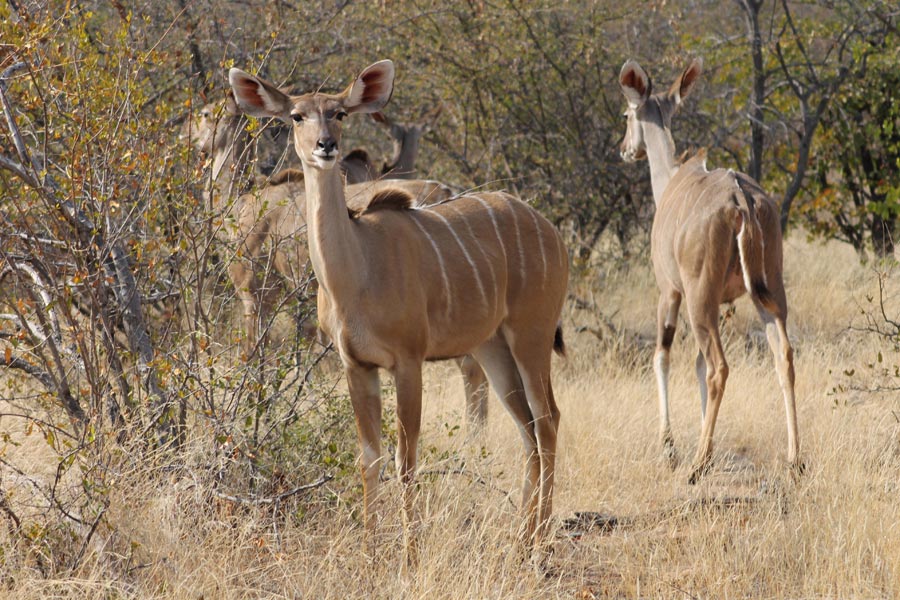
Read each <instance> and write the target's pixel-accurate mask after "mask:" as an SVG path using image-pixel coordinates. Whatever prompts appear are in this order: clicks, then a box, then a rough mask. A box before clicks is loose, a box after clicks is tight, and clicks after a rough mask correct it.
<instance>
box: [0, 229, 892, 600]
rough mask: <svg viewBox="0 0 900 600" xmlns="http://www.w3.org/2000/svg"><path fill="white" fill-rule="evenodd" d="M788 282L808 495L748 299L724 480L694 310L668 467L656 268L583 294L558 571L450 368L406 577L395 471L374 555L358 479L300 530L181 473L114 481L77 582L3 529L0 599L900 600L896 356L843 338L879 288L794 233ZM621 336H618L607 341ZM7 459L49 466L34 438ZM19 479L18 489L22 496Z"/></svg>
mask: <svg viewBox="0 0 900 600" xmlns="http://www.w3.org/2000/svg"><path fill="white" fill-rule="evenodd" d="M785 271H786V283H787V289H788V295H789V302H790V307H791V315H790V319H789V332H790V334H791V336H792V339H793V341H794V344H795V348H796V368H797V404H798V409H799V424H800V432H801V452H802V456H803V459H804V461H805V463H806V466H807V470H806V473H805V475H803V476H802V477H801V478H799V479H798V480H794V479H793V478H792V477H791V476H790V474H789V473H788V471H787V466H786V464H785V463H784V454H785V450H786V445H787V436H786V428H785V417H784V408H783V405H782V400H781V394H780V388H779V387H778V383H777V381H776V377H775V374H774V371H773V368H772V361H771V357H770V355H769V354H768V350H767V349H766V348H765V347H764V346H760V344H759V343H758V341H757V340H758V339H761V338H760V337H759V336H758V335H756V336H754V335H750V336H749V337H748V336H747V332H748V331H750V332H752V331H757V332H758V331H760V330H761V328H760V325H759V323H758V321H757V319H756V316H755V312H754V311H753V309H752V307H751V306H750V303H749V302H748V301H747V300H746V299H742V300H741V301H739V302H738V305H737V308H736V310H735V311H734V313H733V314H732V315H730V316H729V317H728V318H727V319H725V322H724V324H723V333H724V337H725V340H726V355H727V357H728V360H729V364H730V366H731V373H730V377H729V379H728V383H727V388H726V393H725V399H724V402H723V405H722V410H721V411H720V414H719V420H718V425H717V428H716V434H715V448H714V454H715V461H714V464H713V467H712V470H711V472H710V473H709V475H708V476H707V477H706V478H705V479H703V480H702V481H701V482H700V484H698V485H695V486H689V485H688V484H687V483H686V480H687V463H688V462H689V460H690V458H691V455H692V453H693V450H694V448H695V444H696V441H697V437H698V435H699V426H700V418H699V401H698V392H697V385H696V381H695V378H694V371H693V361H694V357H695V353H696V346H695V344H694V341H693V339H692V338H691V337H690V335H689V332H688V327H687V326H686V323H685V322H684V321H683V319H682V322H681V324H680V326H679V335H678V336H677V338H676V342H675V347H674V350H673V355H672V358H673V360H672V375H671V387H672V418H673V423H672V424H673V430H674V434H675V440H676V444H677V447H678V449H679V451H680V456H681V459H682V462H683V465H682V467H680V468H679V469H677V470H676V471H675V472H671V471H669V470H668V469H667V468H666V467H665V466H664V464H663V462H662V461H661V460H659V456H658V455H659V451H658V447H657V441H656V430H657V413H656V411H657V402H656V388H655V380H654V377H653V372H652V369H651V368H650V359H651V352H652V350H649V349H647V348H646V346H645V344H644V342H645V341H646V340H650V341H651V342H652V336H653V331H654V328H655V323H654V321H655V306H656V290H655V284H654V282H653V278H652V275H651V272H650V269H649V267H648V266H647V265H646V264H639V265H635V266H632V267H631V268H629V269H624V268H623V269H616V270H613V271H610V272H607V273H604V275H603V278H602V281H601V280H599V279H596V280H586V279H585V280H581V281H578V282H576V283H573V285H572V294H573V296H574V297H577V298H579V299H580V300H581V302H578V303H576V302H572V303H570V307H569V308H567V311H566V314H565V333H566V336H567V342H568V346H569V358H568V359H564V360H563V359H555V360H556V362H555V370H554V377H555V381H554V384H555V389H556V393H557V399H558V402H559V405H560V408H561V410H562V425H561V431H560V438H559V439H560V454H559V460H558V477H557V489H556V493H555V506H554V514H555V522H554V525H555V535H554V538H553V542H552V553H551V554H550V556H549V558H548V559H547V561H546V563H547V564H546V566H545V568H542V569H536V568H535V567H534V565H533V564H532V563H531V562H530V561H528V560H524V559H523V554H522V552H521V551H520V549H519V548H518V546H517V545H516V543H515V542H514V536H515V529H516V526H517V524H518V522H519V521H518V515H517V512H516V506H517V505H518V504H519V500H520V499H519V488H520V480H521V472H522V462H523V456H522V448H521V444H520V441H519V437H518V434H517V432H516V431H515V430H514V427H513V424H512V420H511V419H510V418H509V417H508V416H507V415H506V414H504V411H503V410H502V408H501V407H500V405H499V403H498V402H496V399H492V404H491V414H490V417H489V422H488V425H487V428H486V430H485V431H484V432H483V434H482V435H481V436H480V437H478V438H477V439H476V440H471V439H467V438H466V437H465V436H463V435H462V434H461V433H460V432H459V430H458V429H457V428H456V425H458V424H459V423H461V422H462V415H463V403H462V398H463V391H462V385H461V382H460V381H459V378H458V375H457V374H456V373H455V370H454V368H453V367H452V366H450V365H444V364H436V365H433V366H429V367H428V369H427V372H426V383H427V389H426V400H425V414H424V426H423V434H422V438H421V442H420V453H419V455H420V469H419V471H420V475H419V481H420V493H419V497H418V503H417V507H418V510H419V513H420V515H421V518H422V524H421V528H420V530H419V531H418V536H419V539H420V541H421V544H420V546H421V556H420V560H419V564H418V566H417V567H416V568H414V569H413V570H411V571H410V572H409V573H406V574H403V573H402V568H401V567H402V566H403V565H402V560H403V559H402V555H401V552H400V548H401V547H402V544H401V543H400V540H401V524H400V513H399V510H398V506H397V504H396V502H395V501H393V500H391V499H390V497H395V496H396V493H397V491H398V484H397V483H396V481H394V480H393V478H392V474H391V472H390V471H389V470H388V471H387V474H388V476H389V477H391V480H390V481H388V482H387V483H386V485H385V486H384V488H385V493H386V496H387V497H388V498H389V499H388V500H387V501H386V505H385V506H384V510H383V515H384V519H383V523H382V524H381V526H380V528H379V531H378V534H377V536H376V538H375V539H374V540H373V543H372V544H370V545H369V544H367V542H366V538H365V535H364V533H363V531H362V529H361V527H360V523H359V515H358V511H359V508H360V507H359V491H358V488H356V487H354V488H352V489H350V488H344V489H340V490H334V495H333V496H332V497H331V500H329V501H327V502H326V501H323V502H321V503H320V504H319V505H315V506H307V507H306V508H305V511H306V512H305V514H303V515H298V514H295V513H290V514H273V511H272V510H271V508H270V507H266V506H259V507H246V506H235V505H234V504H232V503H229V502H223V501H220V500H217V499H216V498H214V497H211V496H210V495H209V494H208V493H207V491H206V490H204V489H202V486H200V485H197V484H196V482H194V481H192V480H191V478H190V477H189V476H186V475H185V474H184V472H183V471H182V472H179V474H178V475H177V476H173V475H168V474H166V473H164V472H158V471H156V470H155V469H154V467H152V466H149V465H142V464H137V465H134V466H133V468H132V469H131V470H130V471H125V472H122V473H121V474H120V475H119V476H118V478H117V479H116V482H115V484H114V485H113V487H112V489H111V491H110V495H109V508H108V511H107V514H106V515H105V520H104V522H103V525H102V526H101V527H100V528H99V529H98V531H97V532H96V533H95V535H94V536H93V538H92V539H91V543H90V544H89V546H88V547H87V548H86V549H85V553H84V556H83V558H82V560H80V561H79V562H78V564H77V566H76V567H75V568H74V569H69V570H66V569H65V568H60V569H56V570H54V573H56V575H53V576H50V577H48V576H46V574H45V575H40V574H39V572H38V571H37V569H36V568H35V566H34V564H35V561H36V560H37V558H36V557H34V556H30V555H29V553H28V552H27V551H25V550H23V549H22V548H21V545H19V546H16V545H14V544H15V543H16V542H15V541H14V539H13V538H12V537H11V536H9V535H8V534H7V533H6V532H3V533H0V542H2V545H0V564H2V565H3V571H4V573H3V576H2V577H3V581H2V585H3V586H4V588H0V589H3V591H2V592H0V596H5V597H9V598H15V599H26V598H70V597H106V598H184V599H188V598H190V599H198V598H208V599H212V598H335V599H337V598H448V599H451V598H452V599H458V598H535V599H537V598H585V599H586V598H600V597H616V598H890V597H896V596H898V595H900V483H898V481H900V422H898V420H900V401H898V398H897V397H896V394H885V393H878V392H872V391H865V390H863V391H861V390H860V389H857V388H865V387H867V386H869V387H871V386H873V385H874V384H876V383H878V381H876V378H875V376H874V375H872V376H871V377H870V375H869V373H874V372H875V369H870V368H869V367H868V364H869V363H873V362H875V361H877V359H876V356H877V354H878V352H879V351H882V352H883V353H887V352H888V349H887V348H885V343H884V342H883V341H882V340H879V339H877V338H876V337H874V336H872V335H867V334H862V333H854V332H852V331H850V330H849V329H848V327H849V326H850V325H852V324H859V323H860V322H861V321H860V311H861V310H862V309H867V307H868V306H869V303H868V300H867V298H868V297H869V296H871V295H872V294H876V293H877V284H876V277H875V274H874V272H873V271H872V270H871V269H868V268H866V267H863V266H860V265H859V263H858V262H857V258H856V256H855V254H854V253H853V252H852V251H851V250H849V249H848V248H846V247H844V246H840V245H837V244H829V245H825V246H823V245H820V244H815V243H808V242H806V241H804V240H803V239H802V238H801V237H800V236H798V235H795V236H794V237H792V238H790V239H789V240H788V242H787V244H786V258H785ZM576 304H577V305H578V307H577V308H576ZM608 322H611V323H613V324H614V325H615V326H616V328H617V330H618V331H617V332H613V331H611V330H609V329H608V328H607V329H604V324H605V323H608ZM592 332H593V333H592ZM598 334H602V335H598ZM601 337H602V339H601ZM896 358H897V357H896V355H895V354H893V355H890V356H888V355H887V354H884V355H883V360H885V361H886V362H891V361H893V362H896ZM891 364H893V363H891ZM850 372H853V373H854V374H853V375H852V376H851V375H848V374H847V373H850ZM390 402H391V401H390V400H388V401H387V404H388V405H390ZM0 425H2V426H3V427H7V426H9V425H10V423H9V421H6V420H5V421H0ZM13 429H14V428H13ZM11 433H12V435H14V436H19V437H20V438H21V437H22V432H21V431H15V430H13V431H12V432H11ZM22 439H24V438H22ZM7 451H8V452H12V451H15V452H18V453H28V452H33V453H34V456H33V460H34V461H36V462H39V461H41V460H43V459H44V458H45V457H42V454H41V451H40V449H39V447H33V446H31V445H29V444H28V443H25V444H23V445H22V446H19V447H18V448H16V449H15V450H13V449H8V450H7ZM187 452H188V453H189V452H190V447H189V448H188V450H187ZM386 454H387V452H386ZM21 458H22V454H19V459H20V461H21ZM12 485H13V482H12V481H11V480H10V479H9V478H8V477H4V480H3V491H4V492H5V493H6V494H7V496H8V498H9V501H10V502H11V503H15V502H17V501H18V498H17V497H15V495H10V490H11V489H13V488H12V487H11V486H12ZM335 498H337V499H336V500H335ZM22 510H24V509H22ZM0 519H2V515H0ZM19 544H21V543H20V542H19ZM52 558H53V557H52V556H51V557H45V559H49V560H52Z"/></svg>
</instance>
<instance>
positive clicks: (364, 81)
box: [344, 60, 394, 113]
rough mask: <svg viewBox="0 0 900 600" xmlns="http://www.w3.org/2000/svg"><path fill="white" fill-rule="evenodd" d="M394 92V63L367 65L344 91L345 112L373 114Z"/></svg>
mask: <svg viewBox="0 0 900 600" xmlns="http://www.w3.org/2000/svg"><path fill="white" fill-rule="evenodd" d="M393 91H394V63H393V62H391V61H389V60H382V61H379V62H377V63H375V64H373V65H369V66H368V67H366V68H365V69H363V72H362V73H360V74H359V76H357V78H356V80H355V81H354V82H353V83H351V84H350V87H348V88H347V89H346V90H345V91H344V109H345V110H346V111H347V112H362V113H374V112H376V111H379V110H381V109H382V108H384V106H385V105H386V104H387V103H388V101H389V100H390V99H391V94H392V93H393Z"/></svg>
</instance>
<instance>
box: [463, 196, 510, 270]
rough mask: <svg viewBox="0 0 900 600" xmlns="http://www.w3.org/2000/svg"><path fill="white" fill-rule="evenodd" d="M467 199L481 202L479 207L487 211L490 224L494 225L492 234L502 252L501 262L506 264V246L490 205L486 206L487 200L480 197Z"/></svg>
mask: <svg viewBox="0 0 900 600" xmlns="http://www.w3.org/2000/svg"><path fill="white" fill-rule="evenodd" d="M467 197H468V198H474V199H475V200H478V201H479V202H481V205H482V206H484V208H485V209H487V211H488V214H489V215H491V222H492V223H493V224H494V233H496V234H497V241H498V242H499V243H500V249H501V250H503V260H504V262H508V260H509V257H508V256H507V254H506V246H505V245H504V244H503V236H501V235H500V226H499V225H497V216H496V215H495V214H494V209H493V208H491V205H490V204H488V202H487V200H485V199H484V198H482V197H481V196H467Z"/></svg>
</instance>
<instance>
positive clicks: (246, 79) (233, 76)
mask: <svg viewBox="0 0 900 600" xmlns="http://www.w3.org/2000/svg"><path fill="white" fill-rule="evenodd" d="M228 82H229V83H230V84H231V89H232V91H233V92H234V99H235V100H236V101H237V105H238V106H239V107H240V108H241V110H242V111H244V112H245V113H247V114H248V115H251V116H253V117H277V118H279V119H281V120H282V121H285V122H286V123H290V122H291V107H292V103H291V98H290V96H288V95H287V94H285V93H284V92H282V91H281V90H279V89H278V88H277V87H275V86H274V85H273V84H271V83H269V82H268V81H266V80H265V79H262V78H260V77H254V76H253V75H250V74H249V73H245V72H244V71H241V70H240V69H234V68H232V69H230V70H229V71H228Z"/></svg>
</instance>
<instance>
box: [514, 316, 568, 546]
mask: <svg viewBox="0 0 900 600" xmlns="http://www.w3.org/2000/svg"><path fill="white" fill-rule="evenodd" d="M525 331H526V332H527V333H529V334H530V333H531V331H532V330H525ZM550 331H551V335H550V336H549V337H548V338H547V339H543V337H542V336H540V335H525V334H523V333H522V330H521V329H520V330H519V331H518V332H516V334H515V335H514V334H510V335H509V336H508V339H509V340H510V350H511V351H512V355H513V358H514V359H515V361H516V366H517V367H518V370H519V376H520V377H521V379H522V385H523V388H524V390H525V396H526V398H527V400H528V407H529V409H530V411H531V414H532V416H533V419H534V432H535V437H536V438H537V446H538V448H537V450H538V456H539V458H540V480H539V483H538V487H537V489H536V490H535V492H536V494H537V504H538V509H537V514H536V521H535V522H534V527H533V530H534V542H535V544H536V545H540V544H541V542H542V541H543V540H544V538H545V537H546V530H547V527H548V526H549V523H550V517H551V515H552V513H553V486H554V477H555V473H556V438H557V433H558V431H559V417H560V413H559V408H558V407H557V406H556V400H555V398H554V397H553V389H552V386H551V383H550V356H551V353H552V347H553V333H552V332H553V331H555V328H551V329H550Z"/></svg>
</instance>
